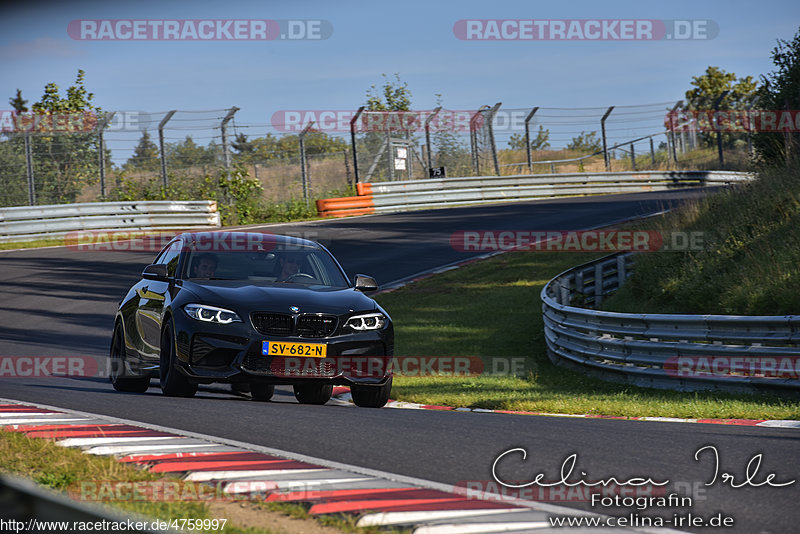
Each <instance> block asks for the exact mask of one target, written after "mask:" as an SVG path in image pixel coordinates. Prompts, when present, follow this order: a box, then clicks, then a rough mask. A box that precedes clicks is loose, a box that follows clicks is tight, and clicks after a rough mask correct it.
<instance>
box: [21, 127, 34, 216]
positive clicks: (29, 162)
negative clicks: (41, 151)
mask: <svg viewBox="0 0 800 534" xmlns="http://www.w3.org/2000/svg"><path fill="white" fill-rule="evenodd" d="M24 139H25V169H26V172H27V174H28V205H29V206H33V205H35V204H36V184H35V183H34V180H33V154H32V153H31V151H32V150H31V134H29V133H27V132H26V133H25V136H24Z"/></svg>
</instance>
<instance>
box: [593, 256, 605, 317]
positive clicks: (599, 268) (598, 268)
mask: <svg viewBox="0 0 800 534" xmlns="http://www.w3.org/2000/svg"><path fill="white" fill-rule="evenodd" d="M601 302H603V264H602V263H598V264H596V265H595V266H594V303H593V305H594V306H595V307H597V306H598V305H600V303H601Z"/></svg>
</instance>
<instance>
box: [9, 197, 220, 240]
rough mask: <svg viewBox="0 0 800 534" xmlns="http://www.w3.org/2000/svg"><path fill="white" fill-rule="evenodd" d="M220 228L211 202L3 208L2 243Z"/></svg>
mask: <svg viewBox="0 0 800 534" xmlns="http://www.w3.org/2000/svg"><path fill="white" fill-rule="evenodd" d="M209 226H215V227H218V226H220V217H219V213H218V212H217V203H216V202H215V201H211V200H197V201H195V200H192V201H169V200H154V201H143V202H136V201H131V202H91V203H78V204H57V205H52V206H32V207H14V208H0V243H8V242H15V241H27V240H31V239H46V238H54V237H63V236H66V235H68V234H70V233H71V232H77V231H81V230H129V231H147V230H170V229H189V228H195V227H197V228H200V227H209Z"/></svg>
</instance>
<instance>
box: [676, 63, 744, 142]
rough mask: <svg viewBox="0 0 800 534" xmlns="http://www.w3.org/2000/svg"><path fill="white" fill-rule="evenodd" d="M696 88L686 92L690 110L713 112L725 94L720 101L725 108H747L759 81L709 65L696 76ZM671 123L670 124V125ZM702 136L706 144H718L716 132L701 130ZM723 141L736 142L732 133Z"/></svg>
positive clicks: (726, 135)
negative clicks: (737, 75) (720, 98)
mask: <svg viewBox="0 0 800 534" xmlns="http://www.w3.org/2000/svg"><path fill="white" fill-rule="evenodd" d="M691 85H692V86H693V88H692V89H689V90H688V91H686V95H685V97H686V103H687V104H686V107H687V108H688V109H689V110H700V111H712V110H714V103H715V102H716V100H717V99H718V98H719V97H720V96H721V95H722V94H723V93H724V92H726V91H727V92H728V94H727V95H725V97H724V98H723V99H722V100H721V101H720V102H719V109H721V110H734V109H735V110H744V109H747V107H748V106H751V105H752V104H753V102H754V101H755V97H756V91H757V85H758V84H757V83H756V82H755V81H753V77H752V76H745V77H743V78H738V79H737V78H736V74H734V73H733V72H725V70H723V69H721V68H719V67H713V66H709V67H708V68H707V69H706V71H705V73H703V74H702V75H700V76H694V77H693V78H692V82H691ZM669 126H670V125H668V127H669ZM698 138H699V140H700V142H701V143H703V144H705V145H713V144H714V143H716V139H717V136H716V133H715V132H710V131H700V132H698ZM722 139H723V143H724V144H726V145H730V144H732V143H733V141H734V135H732V134H731V133H725V134H723V138H722Z"/></svg>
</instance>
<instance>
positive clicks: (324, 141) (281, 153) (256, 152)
mask: <svg viewBox="0 0 800 534" xmlns="http://www.w3.org/2000/svg"><path fill="white" fill-rule="evenodd" d="M348 146H349V145H348V144H347V141H345V140H344V139H341V138H338V137H334V136H331V135H328V134H326V133H325V132H320V131H319V130H314V129H313V128H312V129H311V130H309V131H308V133H307V134H306V137H305V148H306V155H309V156H311V155H315V154H329V153H334V152H341V151H342V150H347V148H348ZM231 147H232V148H233V149H234V150H235V151H236V153H235V154H234V159H235V160H236V161H237V162H239V163H246V164H254V163H264V162H267V161H270V160H279V159H283V160H286V159H294V158H299V157H300V137H299V136H298V135H284V136H283V137H276V136H274V135H272V134H271V133H268V134H267V135H265V136H264V137H257V138H254V139H248V138H247V136H246V135H245V134H238V135H237V136H236V139H235V140H234V141H233V142H232V143H231Z"/></svg>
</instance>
